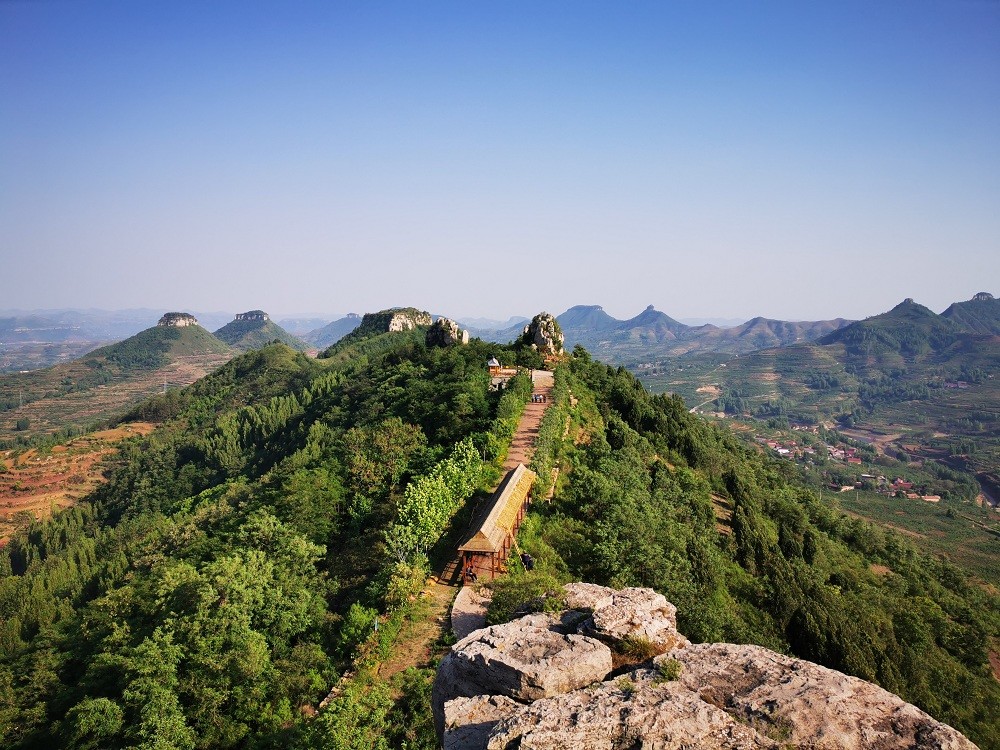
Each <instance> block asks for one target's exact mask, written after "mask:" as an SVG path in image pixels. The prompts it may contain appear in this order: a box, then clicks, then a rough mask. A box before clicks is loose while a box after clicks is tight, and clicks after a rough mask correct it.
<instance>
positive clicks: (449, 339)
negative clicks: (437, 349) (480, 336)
mask: <svg viewBox="0 0 1000 750" xmlns="http://www.w3.org/2000/svg"><path fill="white" fill-rule="evenodd" d="M426 340H427V346H454V345H456V344H458V345H464V344H468V343H469V332H468V331H463V330H462V329H461V328H459V327H458V323H456V322H455V321H454V320H450V319H449V318H438V319H437V320H436V321H434V325H432V326H431V327H430V328H429V329H428V331H427V339H426Z"/></svg>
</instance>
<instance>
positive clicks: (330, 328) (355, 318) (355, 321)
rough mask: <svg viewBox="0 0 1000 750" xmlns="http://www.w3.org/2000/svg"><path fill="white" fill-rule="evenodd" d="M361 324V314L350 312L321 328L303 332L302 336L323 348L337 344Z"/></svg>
mask: <svg viewBox="0 0 1000 750" xmlns="http://www.w3.org/2000/svg"><path fill="white" fill-rule="evenodd" d="M359 325H361V316H360V315H358V314H357V313H348V314H347V315H345V316H344V317H343V318H340V319H339V320H334V321H332V322H331V323H328V324H327V325H325V326H323V327H321V328H317V329H316V330H313V331H309V332H308V333H306V334H303V336H302V338H303V339H305V340H306V341H308V342H309V343H310V344H312V345H313V346H317V347H319V348H320V349H323V348H325V347H328V346H330V345H331V344H336V343H337V342H338V341H340V340H341V339H342V338H344V336H346V335H347V334H349V333H350V332H351V331H353V330H354V329H355V328H357V327H358V326H359Z"/></svg>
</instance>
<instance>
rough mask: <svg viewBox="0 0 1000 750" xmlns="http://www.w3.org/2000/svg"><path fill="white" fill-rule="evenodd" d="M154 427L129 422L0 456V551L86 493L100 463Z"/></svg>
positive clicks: (97, 477)
mask: <svg viewBox="0 0 1000 750" xmlns="http://www.w3.org/2000/svg"><path fill="white" fill-rule="evenodd" d="M152 431H153V425H151V424H148V423H146V422H132V423H128V424H123V425H120V426H119V427H116V428H115V429H112V430H102V431H100V432H93V433H90V434H88V435H83V436H81V437H78V438H74V439H73V440H70V441H67V442H66V443H63V444H62V445H56V446H54V447H52V448H51V449H48V450H45V451H39V450H38V449H35V448H31V449H29V450H26V451H21V452H18V451H14V450H7V451H4V452H2V453H0V546H3V545H4V544H5V543H6V541H7V539H8V538H9V537H10V535H11V533H12V532H13V531H14V530H15V529H16V528H17V527H18V526H21V525H24V524H26V523H29V522H30V521H31V520H32V519H39V518H45V517H48V516H49V515H51V514H52V513H53V512H54V511H55V510H58V509H61V508H66V507H69V506H70V505H72V504H73V503H75V502H76V501H77V500H79V499H80V498H81V497H84V496H85V495H87V494H88V493H90V492H91V491H92V490H93V489H94V488H95V487H96V486H97V485H98V484H100V483H101V482H102V481H103V476H102V473H101V472H102V461H103V460H104V459H105V458H106V457H107V456H109V455H111V454H112V453H114V452H115V450H116V448H115V445H116V444H117V443H119V442H120V441H121V440H123V439H125V438H127V437H135V436H138V435H148V434H149V433H150V432H152Z"/></svg>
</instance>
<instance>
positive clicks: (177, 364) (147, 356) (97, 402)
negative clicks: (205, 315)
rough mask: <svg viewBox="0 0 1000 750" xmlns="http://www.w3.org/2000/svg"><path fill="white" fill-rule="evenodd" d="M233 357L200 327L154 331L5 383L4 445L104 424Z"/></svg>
mask: <svg viewBox="0 0 1000 750" xmlns="http://www.w3.org/2000/svg"><path fill="white" fill-rule="evenodd" d="M164 317H165V318H166V317H167V316H164ZM187 317H190V316H187ZM185 319H186V318H185ZM191 320H193V318H191ZM233 353H234V351H233V349H232V348H230V347H229V346H228V345H227V344H225V343H224V342H222V341H220V340H219V339H217V338H215V336H213V335H212V334H211V333H209V332H208V331H206V330H205V329H204V328H202V327H201V326H200V325H197V324H196V323H195V324H190V323H186V324H184V325H181V326H175V325H156V326H154V327H152V328H147V329H146V330H144V331H140V332H139V333H137V334H136V335H135V336H131V337H129V338H127V339H125V340H124V341H119V342H117V343H115V344H110V345H108V346H104V347H101V348H99V349H95V350H94V351H92V352H89V353H87V354H85V355H83V356H82V357H80V358H78V359H75V360H73V361H72V362H67V363H64V364H60V365H55V366H54V367H49V368H46V369H42V370H32V371H31V372H26V373H11V374H3V375H0V440H10V439H14V438H26V437H30V436H33V435H38V434H49V433H54V432H59V431H63V430H66V429H71V430H80V429H82V428H83V427H86V426H89V425H93V424H96V423H99V422H101V421H103V420H106V419H108V418H110V417H112V416H115V415H116V414H117V413H120V412H121V411H122V410H124V409H126V408H128V407H130V406H132V405H134V404H136V403H138V402H139V401H142V400H143V399H145V398H147V397H149V396H150V395H151V394H153V393H156V392H157V391H160V390H163V389H164V388H166V387H182V386H185V385H188V384H190V383H191V382H193V381H194V380H197V379H198V378H200V377H202V376H204V375H206V374H207V373H208V372H211V370H213V369H215V368H216V367H218V366H219V365H220V364H222V363H223V362H225V361H227V360H228V359H229V358H231V357H232V356H233Z"/></svg>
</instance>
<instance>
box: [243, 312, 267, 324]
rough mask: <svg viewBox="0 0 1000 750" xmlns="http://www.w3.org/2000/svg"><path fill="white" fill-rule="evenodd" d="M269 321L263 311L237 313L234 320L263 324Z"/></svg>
mask: <svg viewBox="0 0 1000 750" xmlns="http://www.w3.org/2000/svg"><path fill="white" fill-rule="evenodd" d="M270 319H271V318H270V317H269V316H268V314H267V313H266V312H264V311H263V310H249V311H248V312H245V313H239V314H238V315H237V316H236V320H249V321H254V322H259V323H263V322H265V321H268V320H270Z"/></svg>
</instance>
